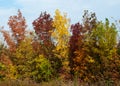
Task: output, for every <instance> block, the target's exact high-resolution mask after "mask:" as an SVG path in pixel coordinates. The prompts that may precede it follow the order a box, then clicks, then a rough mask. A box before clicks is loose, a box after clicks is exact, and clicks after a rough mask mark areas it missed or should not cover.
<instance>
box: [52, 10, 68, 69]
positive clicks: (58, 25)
mask: <svg viewBox="0 0 120 86" xmlns="http://www.w3.org/2000/svg"><path fill="white" fill-rule="evenodd" d="M69 26H70V22H69V19H68V18H66V14H64V15H62V14H61V13H60V11H59V10H58V9H57V10H56V11H55V16H54V20H53V27H54V28H55V29H54V31H53V33H52V37H53V41H54V42H55V45H56V48H55V50H54V52H55V54H56V56H57V57H58V58H60V59H61V61H62V65H63V70H67V71H68V70H69V69H68V68H69V67H68V64H69V62H68V47H69V46H68V42H69V37H70V33H69V30H68V29H69Z"/></svg>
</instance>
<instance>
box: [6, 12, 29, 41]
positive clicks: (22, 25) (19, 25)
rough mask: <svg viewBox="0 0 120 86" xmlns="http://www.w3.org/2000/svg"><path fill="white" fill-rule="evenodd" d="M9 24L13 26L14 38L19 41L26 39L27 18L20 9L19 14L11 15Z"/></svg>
mask: <svg viewBox="0 0 120 86" xmlns="http://www.w3.org/2000/svg"><path fill="white" fill-rule="evenodd" d="M8 25H9V27H10V28H11V31H12V36H13V37H14V39H15V40H16V41H17V43H19V42H20V41H22V40H24V37H25V29H26V27H27V25H26V20H25V18H24V17H23V16H22V13H21V11H20V10H18V15H17V16H16V15H14V16H10V18H9V21H8Z"/></svg>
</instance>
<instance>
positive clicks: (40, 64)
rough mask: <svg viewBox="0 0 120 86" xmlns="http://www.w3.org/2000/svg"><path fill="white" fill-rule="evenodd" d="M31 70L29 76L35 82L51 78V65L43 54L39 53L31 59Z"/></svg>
mask: <svg viewBox="0 0 120 86" xmlns="http://www.w3.org/2000/svg"><path fill="white" fill-rule="evenodd" d="M32 65H34V66H33V67H32V71H31V76H32V77H33V79H34V80H35V81H37V82H40V81H49V79H50V78H52V67H51V64H50V62H49V60H48V59H46V58H45V57H44V56H43V55H39V56H38V57H36V58H35V59H34V60H32Z"/></svg>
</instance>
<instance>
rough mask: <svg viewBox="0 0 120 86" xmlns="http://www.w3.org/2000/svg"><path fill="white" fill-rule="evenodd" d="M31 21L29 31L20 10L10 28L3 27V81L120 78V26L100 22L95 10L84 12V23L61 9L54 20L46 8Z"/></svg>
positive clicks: (0, 65) (0, 49)
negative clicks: (31, 26)
mask: <svg viewBox="0 0 120 86" xmlns="http://www.w3.org/2000/svg"><path fill="white" fill-rule="evenodd" d="M32 24H33V29H32V30H31V31H28V30H27V25H26V20H25V18H24V17H23V15H22V13H21V11H20V10H18V14H17V15H13V16H10V18H9V20H8V25H9V29H10V32H8V31H6V30H4V28H3V29H1V30H0V32H1V33H2V34H3V37H4V39H5V42H6V43H7V45H6V44H4V42H3V43H2V42H1V44H0V80H5V79H21V80H24V79H30V80H33V81H36V82H41V81H49V80H52V79H54V78H62V79H73V78H74V77H75V76H77V77H78V78H79V80H81V81H93V82H95V81H99V80H103V79H106V80H113V81H114V80H118V79H119V78H120V43H119V39H117V38H118V29H119V28H117V27H116V25H115V24H114V23H110V21H109V20H108V19H107V18H106V19H105V21H104V22H103V21H99V20H97V17H96V15H95V13H89V12H88V11H84V15H83V19H82V21H81V22H77V23H75V24H70V21H69V18H67V16H66V14H62V13H61V12H60V11H59V10H56V11H55V15H54V17H53V18H52V17H51V16H50V14H49V13H47V12H43V13H41V14H40V16H39V17H38V18H37V19H35V20H34V21H33V23H32Z"/></svg>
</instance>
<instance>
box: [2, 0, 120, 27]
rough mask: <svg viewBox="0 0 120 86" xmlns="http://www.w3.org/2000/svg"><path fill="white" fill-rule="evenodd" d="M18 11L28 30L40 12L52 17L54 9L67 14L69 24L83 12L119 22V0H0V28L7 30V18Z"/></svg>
mask: <svg viewBox="0 0 120 86" xmlns="http://www.w3.org/2000/svg"><path fill="white" fill-rule="evenodd" d="M18 9H20V10H21V11H22V13H23V16H24V17H25V18H26V20H27V24H28V26H29V27H28V28H32V24H31V23H32V22H33V20H35V19H36V18H38V17H39V15H40V13H41V12H44V11H47V12H48V13H50V14H51V15H52V16H54V12H55V10H56V9H59V10H60V11H61V12H62V13H63V12H65V13H67V16H68V18H70V19H71V23H76V22H78V21H80V20H81V18H82V15H83V12H84V10H89V11H90V12H95V13H96V15H97V17H98V19H99V20H104V19H105V18H106V17H107V18H109V19H110V20H111V17H114V19H117V20H120V0H0V26H4V27H5V29H8V26H7V22H8V18H9V16H11V15H16V14H17V10H18Z"/></svg>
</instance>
